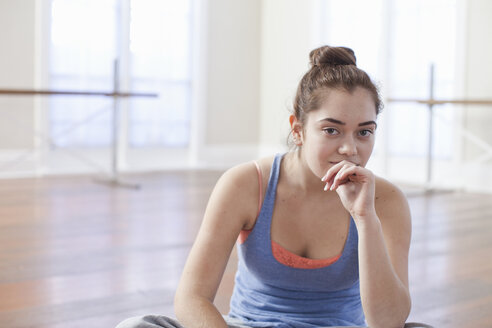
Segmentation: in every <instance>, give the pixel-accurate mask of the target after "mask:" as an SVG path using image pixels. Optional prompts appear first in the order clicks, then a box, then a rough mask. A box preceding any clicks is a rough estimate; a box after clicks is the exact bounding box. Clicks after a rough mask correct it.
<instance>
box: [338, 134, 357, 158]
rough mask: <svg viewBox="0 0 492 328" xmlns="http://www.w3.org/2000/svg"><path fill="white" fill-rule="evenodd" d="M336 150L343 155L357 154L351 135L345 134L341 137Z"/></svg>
mask: <svg viewBox="0 0 492 328" xmlns="http://www.w3.org/2000/svg"><path fill="white" fill-rule="evenodd" d="M338 152H339V153H340V154H341V155H345V156H349V157H350V156H355V155H357V144H356V142H355V140H354V138H353V137H352V136H346V137H345V138H343V140H342V143H341V144H340V147H338Z"/></svg>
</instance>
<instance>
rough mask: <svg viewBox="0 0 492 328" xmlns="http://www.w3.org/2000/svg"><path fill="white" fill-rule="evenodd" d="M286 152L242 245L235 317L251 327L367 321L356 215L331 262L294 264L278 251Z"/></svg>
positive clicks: (232, 313) (233, 301) (285, 327)
mask: <svg viewBox="0 0 492 328" xmlns="http://www.w3.org/2000/svg"><path fill="white" fill-rule="evenodd" d="M282 157H283V155H280V154H279V155H277V156H276V157H275V159H274V161H273V165H272V170H271V172H270V178H269V181H268V188H267V191H266V194H265V199H264V201H263V205H262V207H261V210H260V214H259V216H258V218H257V221H256V223H255V226H254V228H253V230H252V231H251V233H250V234H249V236H248V238H247V239H246V241H245V242H244V243H243V244H240V245H238V246H237V247H238V258H239V263H238V270H237V273H236V278H235V285H234V291H233V294H232V298H231V304H230V312H229V316H231V317H233V318H238V319H241V320H242V321H244V322H245V324H246V325H248V326H250V327H275V328H315V327H316V328H317V327H327V326H365V318H364V313H363V311H362V304H361V300H360V290H359V266H358V251H357V245H358V235H357V228H356V226H355V223H354V221H353V219H351V220H350V228H349V233H348V237H347V240H346V242H345V246H344V249H343V252H342V255H341V256H340V258H339V259H338V260H337V261H336V262H335V263H333V264H331V265H328V266H325V267H322V268H318V269H300V268H292V267H288V266H286V265H284V264H281V263H280V262H278V261H277V260H276V259H275V258H274V256H273V253H272V247H271V238H270V236H271V234H270V228H271V221H272V214H273V209H274V206H275V195H276V191H277V183H278V177H279V172H280V164H281V161H282Z"/></svg>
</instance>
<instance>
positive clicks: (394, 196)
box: [375, 177, 408, 210]
mask: <svg viewBox="0 0 492 328" xmlns="http://www.w3.org/2000/svg"><path fill="white" fill-rule="evenodd" d="M375 198H376V199H375V202H376V209H380V210H384V209H385V208H387V207H389V208H391V207H401V206H403V207H408V202H407V198H406V197H405V194H404V193H403V192H402V191H401V189H400V188H398V187H397V186H396V185H395V184H393V183H391V182H389V181H388V180H385V179H383V178H381V177H376V195H375Z"/></svg>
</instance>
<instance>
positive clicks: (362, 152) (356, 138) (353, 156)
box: [291, 87, 377, 179]
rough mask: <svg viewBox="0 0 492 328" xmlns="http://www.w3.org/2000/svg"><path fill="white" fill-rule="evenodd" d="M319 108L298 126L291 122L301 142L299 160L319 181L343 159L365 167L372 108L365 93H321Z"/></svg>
mask: <svg viewBox="0 0 492 328" xmlns="http://www.w3.org/2000/svg"><path fill="white" fill-rule="evenodd" d="M324 92H325V94H324V95H323V97H324V98H325V100H324V101H323V103H322V106H321V108H319V109H317V110H313V111H311V112H309V113H308V114H307V115H306V122H305V124H304V126H301V125H300V124H299V123H298V122H297V121H296V120H295V118H294V119H293V121H291V122H292V123H293V124H292V127H293V129H294V134H296V132H297V133H298V137H299V138H300V140H301V142H302V147H301V157H302V158H303V160H304V162H305V163H306V164H307V166H308V167H309V168H310V169H311V171H312V172H313V173H314V174H315V175H316V176H317V177H319V178H320V179H321V177H323V176H324V175H325V173H326V171H328V169H329V168H330V167H331V166H332V165H334V164H336V163H338V162H340V161H343V160H347V161H350V162H352V163H355V164H357V165H360V166H365V165H366V164H367V161H368V160H369V157H370V156H371V153H372V150H373V148H374V141H375V132H376V126H377V125H376V118H377V115H376V108H375V104H374V99H373V98H372V95H371V93H370V92H369V91H367V90H366V89H364V88H361V87H357V88H356V89H354V90H353V91H352V92H348V91H346V90H338V89H327V90H326V91H324Z"/></svg>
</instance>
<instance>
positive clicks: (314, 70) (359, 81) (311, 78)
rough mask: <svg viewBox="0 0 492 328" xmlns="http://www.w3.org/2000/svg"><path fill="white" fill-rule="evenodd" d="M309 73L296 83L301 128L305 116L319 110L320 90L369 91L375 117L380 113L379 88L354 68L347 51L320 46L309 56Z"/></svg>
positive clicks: (365, 74)
mask: <svg viewBox="0 0 492 328" xmlns="http://www.w3.org/2000/svg"><path fill="white" fill-rule="evenodd" d="M309 58H310V62H311V69H310V70H309V71H308V72H307V73H306V74H304V76H303V78H302V79H301V81H300V82H299V87H298V88H297V93H296V97H295V100H294V113H293V114H294V115H295V117H296V119H297V120H298V121H299V122H301V123H302V124H304V122H305V119H306V114H307V113H309V112H310V111H313V110H316V109H318V108H320V107H321V105H322V102H323V100H324V96H325V95H324V92H322V91H323V89H327V88H328V89H332V88H334V89H342V90H347V91H349V92H351V91H353V90H354V89H355V88H356V87H362V88H364V89H366V90H368V91H369V92H370V93H371V94H372V96H373V98H374V105H375V109H376V114H379V113H380V111H381V109H382V103H381V99H380V96H379V92H378V88H377V87H376V85H375V84H374V83H373V82H372V81H371V79H370V77H369V75H367V73H366V72H364V71H363V70H361V69H359V68H357V65H356V58H355V54H354V52H353V51H352V49H350V48H345V47H330V46H323V47H320V48H317V49H314V50H313V51H311V53H310V54H309Z"/></svg>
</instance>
